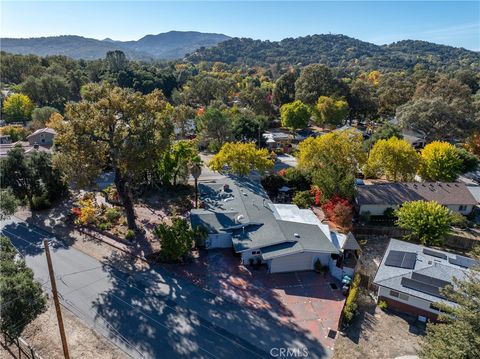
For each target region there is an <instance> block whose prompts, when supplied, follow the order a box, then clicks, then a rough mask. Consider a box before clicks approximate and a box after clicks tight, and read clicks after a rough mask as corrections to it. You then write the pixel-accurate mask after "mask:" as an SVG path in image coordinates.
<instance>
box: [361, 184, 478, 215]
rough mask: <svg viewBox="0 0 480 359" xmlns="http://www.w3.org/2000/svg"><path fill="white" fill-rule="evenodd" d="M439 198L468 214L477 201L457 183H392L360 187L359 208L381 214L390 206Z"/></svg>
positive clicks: (364, 211) (448, 206)
mask: <svg viewBox="0 0 480 359" xmlns="http://www.w3.org/2000/svg"><path fill="white" fill-rule="evenodd" d="M417 200H424V201H436V202H438V203H440V204H442V205H444V206H445V207H447V208H448V209H450V210H451V211H454V212H458V213H461V214H463V215H468V214H470V213H471V212H472V210H473V208H474V206H475V205H476V204H477V201H476V200H475V198H473V196H472V194H471V193H470V191H469V190H468V189H467V186H465V184H463V183H457V182H418V183H417V182H408V183H402V182H388V183H378V184H370V185H359V186H357V187H356V195H355V204H356V210H357V212H358V213H359V214H360V215H361V214H363V213H366V212H369V213H370V214H371V215H372V216H381V215H383V214H384V213H385V210H386V209H388V208H393V209H395V208H397V207H398V206H399V205H401V204H402V203H404V202H409V201H417Z"/></svg>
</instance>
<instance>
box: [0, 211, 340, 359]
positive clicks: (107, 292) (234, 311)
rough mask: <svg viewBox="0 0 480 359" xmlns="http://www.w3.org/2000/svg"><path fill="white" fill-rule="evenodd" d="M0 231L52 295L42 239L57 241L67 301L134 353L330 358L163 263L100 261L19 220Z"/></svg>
mask: <svg viewBox="0 0 480 359" xmlns="http://www.w3.org/2000/svg"><path fill="white" fill-rule="evenodd" d="M0 229H1V231H2V234H4V235H6V236H8V237H9V238H10V239H11V240H12V243H13V244H14V245H15V247H16V248H17V249H18V250H19V251H20V252H21V253H22V255H23V256H24V257H25V260H26V262H27V265H28V266H29V267H31V268H32V269H33V270H34V272H35V276H36V279H37V280H39V281H40V282H41V283H42V284H43V286H44V288H45V289H46V290H47V291H48V292H50V283H49V279H48V270H47V264H46V258H45V254H44V250H43V243H42V241H43V239H45V238H50V243H51V252H52V259H53V265H54V269H55V275H56V280H57V286H58V290H59V293H60V296H61V300H62V304H63V305H64V306H65V307H66V308H67V309H68V310H70V311H71V312H73V313H74V314H75V315H77V316H78V317H79V318H80V319H81V320H83V321H84V322H85V323H86V324H87V325H89V326H91V327H92V328H94V329H95V330H96V331H97V332H99V333H101V334H102V335H104V336H105V337H107V338H109V339H110V340H111V341H112V342H113V343H114V344H116V345H117V346H118V347H119V348H120V349H122V350H123V351H124V352H125V353H126V354H127V355H128V356H130V357H133V358H160V357H161V358H177V357H189V358H227V357H232V356H233V355H234V356H235V358H257V357H258V358H260V357H270V351H271V349H272V348H291V349H297V350H300V352H301V351H302V350H304V348H306V350H308V353H309V357H310V358H322V357H329V356H330V355H331V352H330V350H329V349H327V348H324V347H322V345H321V344H320V343H318V341H316V340H314V339H313V338H311V337H310V336H308V334H306V333H305V332H304V331H302V330H301V329H300V328H298V327H295V325H294V324H292V323H284V322H279V321H278V318H276V317H275V314H274V313H272V314H271V316H268V317H265V316H262V317H260V316H258V315H256V314H255V313H254V312H252V311H250V310H248V309H245V308H242V307H240V306H238V305H236V304H233V303H230V302H227V301H224V300H222V299H221V298H220V297H217V296H215V295H213V294H211V293H210V292H208V291H205V290H203V289H201V288H199V287H197V286H195V285H193V284H192V283H190V282H188V281H186V280H183V279H180V278H176V277H174V276H172V275H171V274H169V273H167V272H166V271H164V270H162V269H161V268H159V267H156V268H143V269H138V268H136V267H133V266H132V267H130V268H129V269H125V265H124V264H125V261H126V259H125V258H124V257H122V256H117V257H111V258H108V260H106V261H104V262H100V261H98V260H97V259H94V258H92V257H90V256H88V255H86V254H84V253H83V252H81V251H79V250H77V249H75V248H73V247H67V246H66V245H65V244H63V243H62V242H61V241H58V240H56V239H54V238H51V237H50V235H49V234H48V233H47V232H44V231H43V230H41V229H39V228H37V227H33V226H31V225H29V224H27V223H25V222H22V221H20V220H18V219H15V218H13V219H11V220H5V221H2V222H0ZM120 266H122V270H120V269H119V268H120ZM67 336H68V333H67Z"/></svg>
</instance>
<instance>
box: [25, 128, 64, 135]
mask: <svg viewBox="0 0 480 359" xmlns="http://www.w3.org/2000/svg"><path fill="white" fill-rule="evenodd" d="M40 133H50V134H52V135H56V134H57V131H55V130H54V129H53V128H49V127H44V128H39V129H38V130H36V131H35V132H34V133H32V134H31V135H29V136H27V138H30V137H33V136H36V135H38V134H40Z"/></svg>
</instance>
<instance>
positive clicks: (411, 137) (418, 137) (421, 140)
mask: <svg viewBox="0 0 480 359" xmlns="http://www.w3.org/2000/svg"><path fill="white" fill-rule="evenodd" d="M388 122H390V123H391V124H392V125H394V126H399V127H401V126H400V122H399V121H398V120H397V119H396V118H394V119H392V120H390V121H388ZM402 137H403V139H404V140H405V141H407V142H408V143H410V144H411V145H412V146H413V147H414V148H416V149H420V148H423V147H425V145H426V144H427V140H426V139H425V138H426V135H425V134H424V133H422V132H417V131H413V130H409V129H403V128H402Z"/></svg>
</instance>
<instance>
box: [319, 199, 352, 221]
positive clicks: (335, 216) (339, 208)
mask: <svg viewBox="0 0 480 359" xmlns="http://www.w3.org/2000/svg"><path fill="white" fill-rule="evenodd" d="M322 209H323V212H324V213H325V216H326V217H327V218H328V219H329V220H330V221H332V222H333V223H335V224H336V225H337V226H339V227H342V228H349V227H350V225H351V223H352V217H353V207H352V205H351V204H350V202H348V200H346V199H345V198H341V197H338V196H335V197H333V198H331V199H330V200H328V201H327V202H325V204H324V205H323V206H322Z"/></svg>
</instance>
